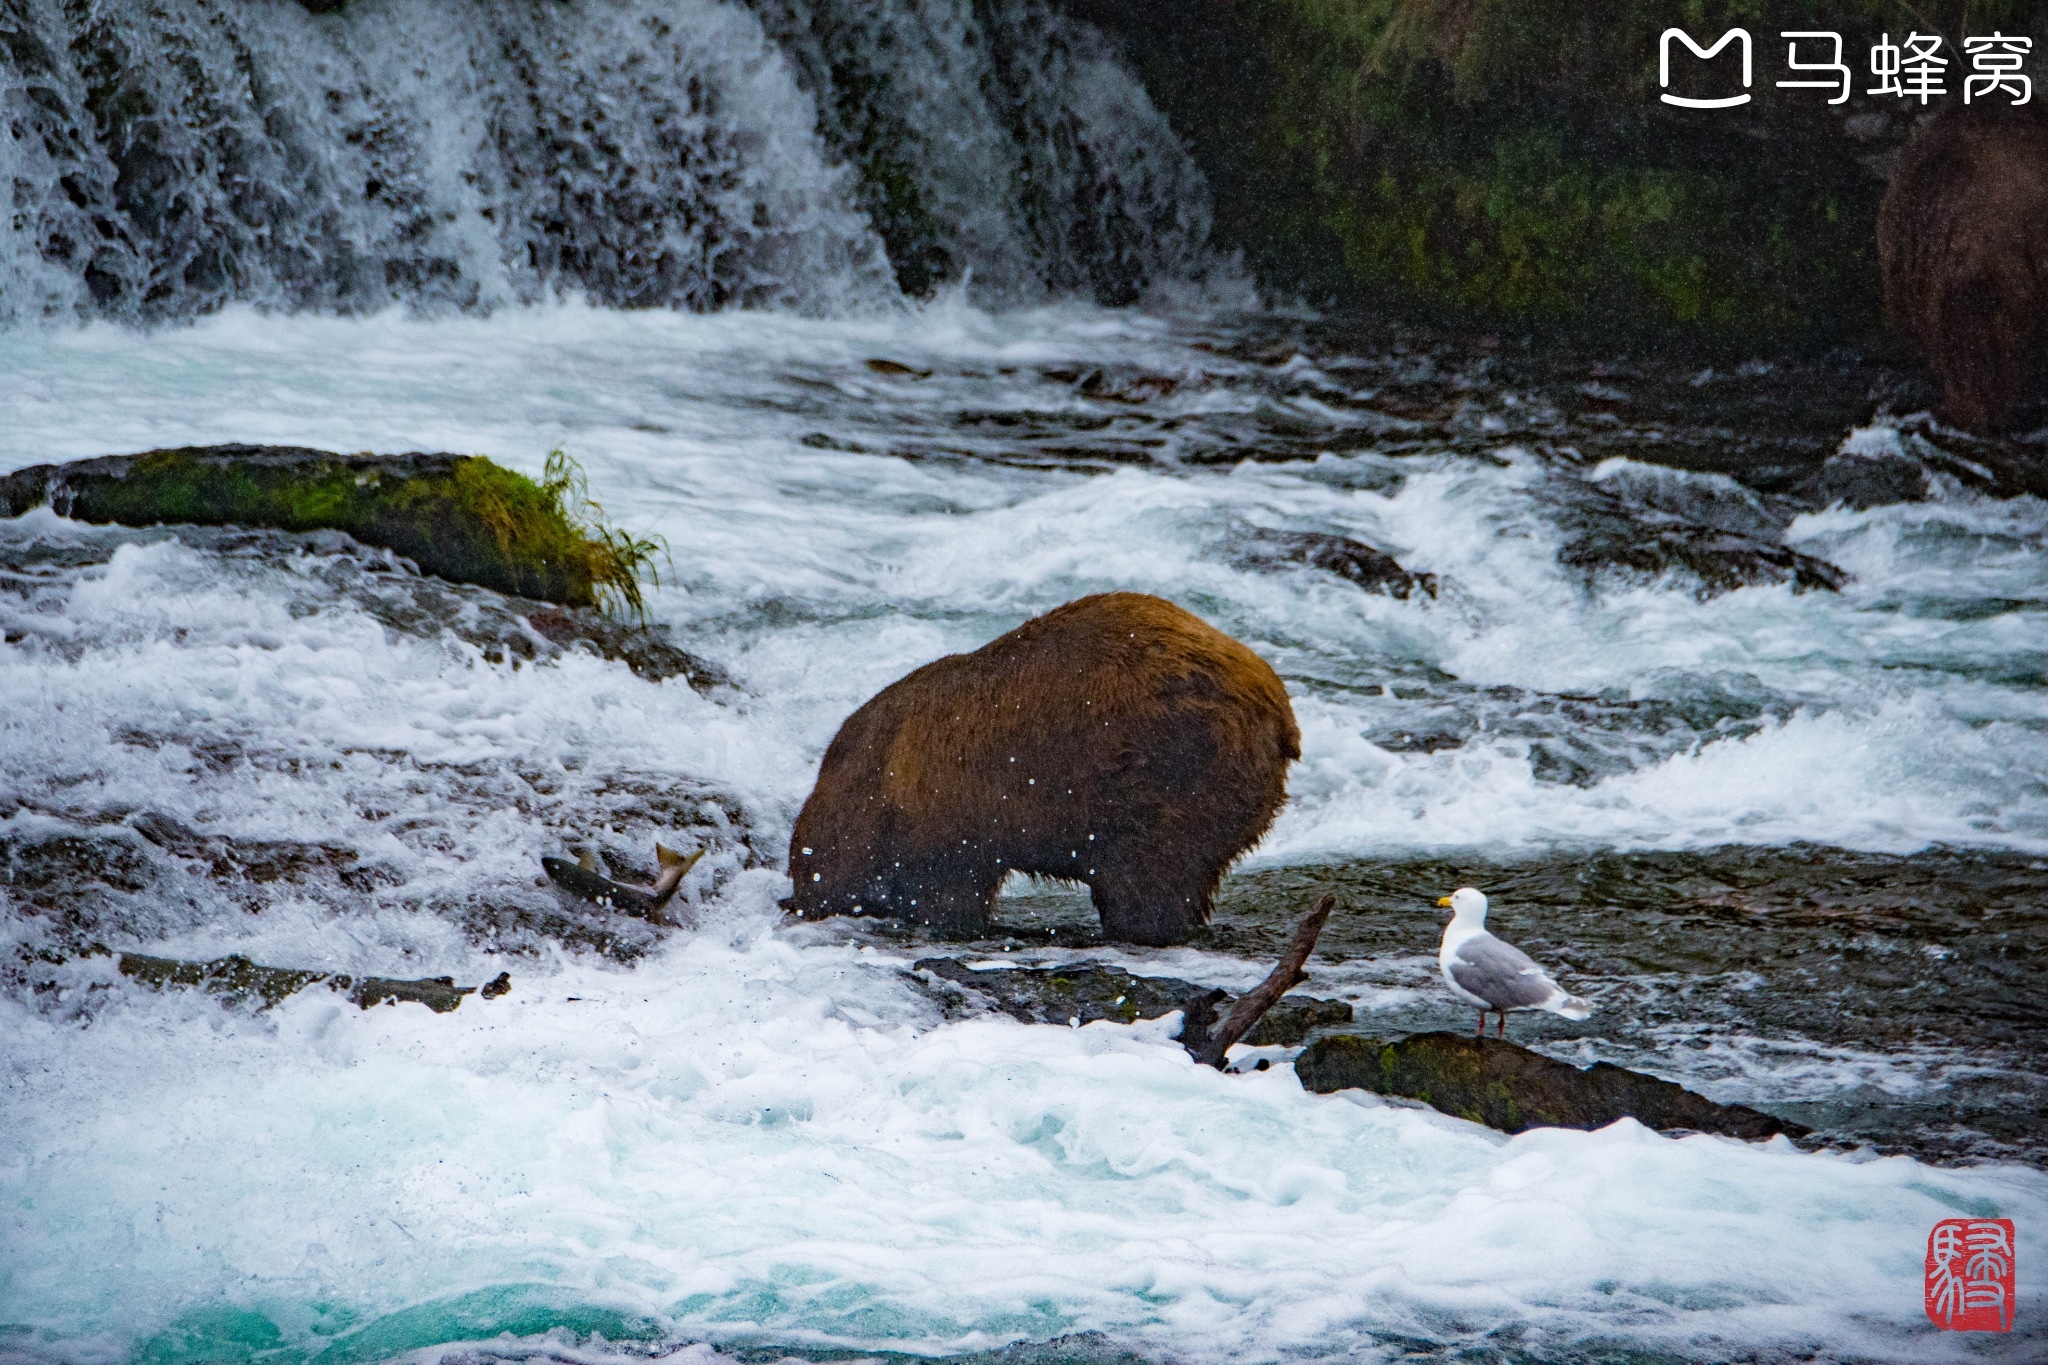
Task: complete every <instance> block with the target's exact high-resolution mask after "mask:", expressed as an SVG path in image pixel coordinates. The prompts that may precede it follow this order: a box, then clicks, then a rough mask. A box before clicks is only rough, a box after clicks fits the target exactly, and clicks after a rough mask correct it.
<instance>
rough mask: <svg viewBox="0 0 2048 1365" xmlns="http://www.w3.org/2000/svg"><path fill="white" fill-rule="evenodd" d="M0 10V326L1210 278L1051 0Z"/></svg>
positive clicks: (699, 301) (1119, 87)
mask: <svg viewBox="0 0 2048 1365" xmlns="http://www.w3.org/2000/svg"><path fill="white" fill-rule="evenodd" d="M319 8H328V9H334V10H335V11H336V12H332V13H317V14H316V13H311V12H309V11H308V10H307V9H306V8H305V7H304V6H302V5H301V4H298V3H293V2H292V0H0V118H4V121H5V128H6V134H7V135H6V136H4V137H0V194H4V195H6V196H7V197H8V201H7V210H8V212H7V214H6V217H5V219H4V221H0V324H4V323H9V322H17V323H18V322H21V321H25V320H28V319H33V318H36V317H57V318H62V317H81V318H104V319H111V320H116V321H125V322H151V321H158V320H164V319H176V318H183V317H190V316H193V315H196V314H199V313H203V312H205V311H208V310H210V309H214V308H218V307H220V306H222V305H224V304H227V303H231V302H242V303H249V304H254V305H256V306H259V307H263V308H268V309H276V310H284V311H302V310H311V311H329V312H359V311H366V310H371V309H377V308H382V307H386V306H389V305H391V304H394V303H402V304H406V305H410V306H412V307H415V308H418V309H422V310H427V311H447V310H486V309H490V308H494V307H499V306H503V305H506V304H514V303H522V302H529V301H533V300H537V299H541V298H545V297H549V296H552V295H556V294H562V293H580V294H582V295H583V296H585V297H587V298H589V299H590V300H592V301H593V302H596V303H600V304H603V305H606V306H611V307H664V308H681V309H692V310H711V309H719V308H730V307H746V308H778V309H792V310H798V311H804V312H811V313H834V312H845V311H849V310H860V309H866V308H873V307H876V306H886V305H887V304H889V303H890V302H892V301H894V300H896V299H897V298H899V297H901V296H902V294H904V293H908V294H913V295H915V294H922V293H925V292H928V291H930V290H931V289H933V288H937V287H940V286H942V285H947V284H949V283H956V282H964V283H965V284H966V285H967V287H968V288H969V289H970V291H971V292H972V293H973V295H974V296H975V297H976V298H977V299H979V300H981V301H983V302H988V303H995V304H1007V303H1023V302H1030V301H1033V300H1035V299H1042V298H1046V297H1057V296H1062V295H1082V296H1086V297H1093V298H1096V299H1099V300H1102V301H1104V302H1110V303H1123V302H1128V301H1130V300H1132V299H1134V298H1135V297H1137V295H1138V294H1139V293H1140V292H1141V291H1142V290H1144V289H1145V288H1146V287H1148V286H1150V285H1153V284H1157V283H1160V282H1162V281H1170V280H1176V279H1185V278H1188V277H1190V276H1193V275H1196V274H1199V273H1200V272H1201V271H1202V270H1203V269H1204V268H1205V267H1204V260H1205V257H1204V250H1203V248H1204V241H1205V239H1206V235H1207V230H1208V220H1207V207H1206V205H1207V197H1206V190H1205V188H1204V186H1203V184H1202V182H1201V179H1200V176H1199V174H1198V172H1196V170H1195V169H1194V167H1193V165H1192V163H1191V162H1190V161H1189V159H1188V157H1187V155H1186V153H1185V152H1184V151H1183V150H1182V148H1181V147H1180V145H1179V143H1178V142H1177V141H1176V140H1175V139H1174V137H1173V135H1172V133H1171V131H1170V130H1169V129H1168V128H1167V127H1166V124H1165V122H1164V120H1163V119H1162V118H1161V117H1160V115H1159V114H1158V112H1157V111H1156V110H1154V109H1153V107H1152V105H1151V103H1150V101H1149V100H1148V99H1147V98H1146V96H1145V93H1144V91H1143V89H1142V88H1141V87H1140V86H1139V85H1138V83H1137V82H1136V80H1135V79H1134V78H1133V77H1132V76H1131V75H1130V74H1129V73H1128V72H1127V71H1126V70H1124V69H1123V67H1122V66H1121V65H1120V64H1119V63H1117V62H1116V61H1115V60H1114V59H1113V58H1112V57H1110V56H1108V55H1106V50H1107V49H1106V44H1105V42H1104V40H1103V39H1102V37H1101V35H1100V34H1098V33H1095V32H1094V31H1093V30H1091V29H1089V28H1087V26H1085V25H1083V24H1081V23H1079V22H1078V21H1075V20H1072V19H1070V18H1068V17H1066V16H1063V15H1061V14H1060V13H1058V12H1057V11H1055V10H1054V9H1052V8H1051V7H1050V6H1049V5H1048V4H1047V3H1045V0H758V3H756V4H754V5H753V6H751V7H750V6H747V5H744V4H739V3H727V2H724V0H437V2H436V3H432V4H421V3H418V2H417V0H348V3H346V4H344V5H340V6H338V7H337V6H334V5H332V4H331V3H330V4H328V5H325V6H321V7H319Z"/></svg>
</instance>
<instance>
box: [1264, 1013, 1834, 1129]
mask: <svg viewBox="0 0 2048 1365" xmlns="http://www.w3.org/2000/svg"><path fill="white" fill-rule="evenodd" d="M1294 1071H1295V1074H1296V1075H1298V1076H1300V1077H1301V1084H1302V1088H1303V1089H1305V1090H1312V1091H1314V1092H1315V1093H1316V1094H1319V1095H1327V1094H1331V1093H1333V1092H1335V1091H1338V1090H1370V1091H1372V1092H1374V1093H1375V1094H1379V1095H1397V1096H1400V1097H1402V1098H1404V1099H1411V1100H1421V1101H1422V1102H1423V1103H1424V1104H1427V1105H1429V1106H1430V1107H1432V1108H1434V1109H1439V1110H1442V1111H1443V1112H1444V1113H1446V1114H1450V1115H1452V1116H1453V1117H1455V1118H1461V1119H1469V1120H1470V1121H1471V1122H1473V1123H1483V1124H1485V1125H1486V1126H1487V1127H1489V1128H1498V1129H1499V1130H1500V1131H1502V1132H1503V1133H1522V1132H1527V1131H1528V1130H1529V1129H1531V1128H1582V1129H1588V1130H1590V1129H1594V1128H1605V1127H1606V1126H1607V1125H1608V1124H1610V1123H1613V1122H1614V1121H1615V1120H1617V1119H1623V1118H1632V1119H1635V1120H1636V1121H1637V1122H1639V1123H1642V1124H1643V1125H1645V1126H1646V1127H1650V1128H1656V1129H1659V1130H1664V1131H1673V1130H1691V1131H1694V1132H1700V1133H1720V1134H1723V1135H1725V1136H1727V1137H1737V1138H1766V1137H1773V1136H1776V1135H1778V1134H1780V1133H1782V1134H1784V1135H1785V1136H1787V1137H1805V1136H1806V1135H1807V1134H1808V1133H1809V1132H1811V1131H1812V1130H1811V1129H1808V1128H1806V1127H1803V1126H1802V1125H1800V1124H1797V1123H1791V1122H1788V1121H1787V1120H1784V1119H1780V1118H1777V1117H1775V1116H1773V1115H1770V1114H1766V1113H1763V1112H1762V1111H1760V1110H1756V1109H1751V1108H1749V1107H1748V1106H1746V1105H1740V1104H1716V1103H1714V1102H1713V1101H1712V1100H1710V1099H1708V1098H1706V1097H1705V1096H1704V1095H1697V1094H1694V1093H1693V1092H1692V1091H1690V1090H1687V1089H1686V1088H1685V1087H1684V1086H1681V1085H1675V1084H1673V1083H1672V1082H1670V1081H1663V1080H1658V1079H1657V1078H1656V1077H1655V1076H1645V1075H1644V1074H1642V1073H1641V1072H1639V1071H1630V1070H1628V1069H1627V1068H1626V1067H1619V1066H1615V1065H1614V1064H1613V1063H1611V1062H1595V1063H1594V1064H1593V1065H1592V1066H1590V1067H1587V1068H1586V1069H1585V1070H1583V1071H1582V1070H1580V1069H1579V1068H1578V1067H1575V1066H1573V1065H1572V1064H1571V1063H1569V1062H1560V1061H1558V1060H1556V1059H1555V1058H1551V1057H1545V1056H1543V1055H1542V1054H1540V1053H1536V1052H1531V1051H1530V1050H1529V1049H1528V1048H1525V1047H1521V1046H1518V1045H1517V1044H1514V1043H1509V1042H1504V1041H1502V1040H1500V1039H1495V1038H1468V1037H1465V1036H1464V1035H1462V1034H1456V1033H1441V1032H1439V1033H1418V1034H1416V1035H1414V1036H1413V1037H1409V1038H1402V1039H1399V1040H1397V1041H1387V1040H1385V1039H1380V1038H1362V1037H1359V1036H1357V1035H1355V1034H1340V1035H1335V1036H1332V1037H1328V1038H1323V1039H1321V1040H1319V1041H1317V1042H1316V1043H1314V1044H1312V1045H1310V1046H1309V1047H1308V1049H1307V1050H1305V1051H1304V1052H1303V1053H1302V1054H1301V1055H1300V1056H1299V1057H1297V1058H1296V1059H1295V1062H1294Z"/></svg>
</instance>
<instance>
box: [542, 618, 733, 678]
mask: <svg viewBox="0 0 2048 1365" xmlns="http://www.w3.org/2000/svg"><path fill="white" fill-rule="evenodd" d="M513 605H514V609H515V610H517V609H518V608H519V607H520V606H522V605H524V604H520V603H515V604H513ZM525 619H526V624H527V625H529V626H530V627H532V629H533V630H534V631H535V632H536V633H537V634H539V635H540V636H541V637H542V638H543V639H545V640H546V641H547V642H548V643H549V644H551V645H554V646H555V647H556V649H557V651H558V652H566V651H569V650H576V649H580V650H587V651H589V652H590V653H593V654H595V655H597V656H598V657H599V658H602V659H611V660H614V661H615V662H618V663H622V664H624V665H625V666H626V667H628V668H630V669H632V670H633V671H634V672H635V673H637V674H638V675H640V676H641V677H643V678H645V679H647V680H648V681H649V682H661V681H663V680H665V679H668V678H681V679H683V680H684V681H685V682H687V683H689V684H690V686H692V687H694V688H696V689H697V690H698V691H700V692H704V691H709V690H710V689H712V688H714V687H730V686H731V685H732V682H731V680H730V679H729V678H727V677H726V676H725V674H724V673H723V672H721V671H720V670H719V669H718V667H717V666H716V665H714V664H710V663H707V662H705V661H704V660H703V659H700V658H698V657H697V656H696V655H694V654H692V653H690V652H689V651H688V650H686V649H683V648H681V647H679V646H678V645H677V644H676V643H675V639H674V637H673V635H672V634H671V633H670V631H669V628H668V627H667V626H662V625H629V624H627V623H624V622H620V621H614V620H612V619H611V618H610V617H608V616H606V615H604V614H603V613H602V612H599V611H596V610H594V609H592V608H589V607H559V606H554V605H552V604H548V603H536V604H534V607H533V609H532V610H531V611H528V612H526V615H525ZM501 638H504V637H501Z"/></svg>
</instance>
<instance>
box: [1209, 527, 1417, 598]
mask: <svg viewBox="0 0 2048 1365" xmlns="http://www.w3.org/2000/svg"><path fill="white" fill-rule="evenodd" d="M1237 561H1238V563H1239V564H1241V565H1243V566H1245V567H1246V568H1266V569H1272V568H1281V567H1285V566H1288V565H1294V564H1299V565H1303V566H1305V567H1307V568H1311V569H1321V570H1322V571H1323V572H1325V573H1333V574H1335V575H1337V577H1339V578H1342V579H1345V580H1347V581H1348V582H1352V583H1356V584H1358V586H1359V587H1361V588H1364V589H1365V590H1366V591H1368V592H1383V593H1385V594H1387V596H1389V597H1398V598H1401V599H1402V600H1404V601H1405V600H1407V598H1408V597H1409V596H1410V595H1411V594H1413V593H1418V592H1419V593H1421V594H1423V595H1424V596H1427V597H1435V596H1436V575H1435V574H1427V573H1412V572H1410V571H1409V570H1407V569H1404V568H1402V567H1401V565H1400V564H1399V562H1397V561H1396V560H1395V559H1394V557H1393V556H1392V555H1390V554H1387V553H1385V552H1384V551H1381V550H1376V549H1374V548H1373V547H1372V546H1370V545H1367V544H1366V543H1365V542H1363V541H1358V540H1352V539H1350V538H1349V537H1346V536H1338V535H1329V534H1326V533H1324V532H1321V531H1274V530H1267V529H1264V528H1260V529H1258V530H1254V531H1253V532H1252V533H1251V534H1250V535H1248V536H1246V537H1244V538H1243V539H1242V540H1241V541H1239V542H1238V546H1237Z"/></svg>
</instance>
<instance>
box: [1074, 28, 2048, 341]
mask: <svg viewBox="0 0 2048 1365" xmlns="http://www.w3.org/2000/svg"><path fill="white" fill-rule="evenodd" d="M1069 4H1070V7H1071V8H1072V9H1073V10H1074V12H1076V13H1077V14H1079V15H1080V16H1082V17H1085V18H1087V19H1089V20H1091V21H1092V22H1094V23H1096V24H1098V25H1100V26H1101V27H1103V28H1104V29H1106V30H1108V31H1109V32H1111V33H1113V34H1116V35H1118V37H1119V38H1120V40H1121V41H1122V42H1123V43H1124V44H1125V46H1126V49H1127V51H1128V54H1129V60H1130V61H1131V63H1132V65H1133V67H1134V68H1135V69H1136V70H1137V71H1138V72H1139V74H1140V75H1141V77H1142V78H1143V79H1144V81H1145V82H1146V85H1147V88H1148V90H1149V91H1150V93H1151V95H1152V97H1153V99H1154V101H1155V103H1157V104H1158V105H1159V106H1160V107H1161V108H1162V109H1163V110H1164V112H1165V113H1166V115H1167V117H1168V119H1169V120H1170V121H1171V123H1172V124H1173V126H1174V127H1175V129H1176V131H1178V132H1179V134H1180V135H1181V137H1182V138H1183V139H1184V140H1185V141H1186V142H1187V144H1188V145H1189V147H1190V148H1191V150H1192V151H1193V154H1194V156H1195V159H1196V161H1197V162H1198V164H1199V165H1200V166H1201V168H1202V169H1203V171H1204V172H1205V173H1206V175H1207V176H1208V178H1209V181H1210V184H1211V187H1212V191H1213V193H1214V196H1215V240H1216V242H1217V244H1218V245H1220V246H1223V247H1226V248H1234V249H1237V250H1239V251H1242V252H1243V253H1244V256H1245V259H1246V261H1247V263H1248V264H1250V265H1251V266H1252V268H1253V270H1254V271H1255V273H1256V274H1257V275H1258V277H1259V278H1260V280H1261V282H1262V283H1263V284H1265V285H1266V286H1267V287H1268V288H1269V289H1271V290H1273V291H1274V292H1276V293H1278V294H1282V295H1288V294H1296V295H1299V296H1301V297H1303V298H1306V299H1307V300H1309V301H1311V302H1314V303H1318V304H1321V303H1324V302H1326V301H1330V300H1335V301H1337V302H1340V303H1353V304H1371V305H1376V306H1378V307H1380V308H1382V309H1383V310H1391V311H1393V312H1395V313H1397V314H1399V315H1403V316H1410V317H1415V318H1417V319H1432V320H1456V321H1462V322H1468V323H1469V322H1479V323H1482V324H1484V325H1507V326H1524V327H1527V326H1562V327H1567V328H1572V329H1588V330H1594V331H1598V332H1602V333H1620V334H1638V333H1651V334H1655V333H1663V334H1671V333H1677V334H1681V335H1685V336H1689V337H1691V338H1694V339H1697V340H1701V341H1708V342H1720V343H1725V344H1729V345H1734V346H1741V345H1753V344H1757V343H1766V344H1771V343H1775V344H1786V343H1794V344H1796V343H1802V342H1804V343H1822V344H1825V343H1827V342H1831V341H1834V340H1837V339H1840V338H1844V337H1848V336H1855V335H1860V334H1865V333H1867V332H1869V331H1871V330H1873V329H1875V328H1876V327H1878V326H1879V325H1881V322H1882V312H1883V310H1882V302H1881V296H1880V289H1879V284H1878V271H1877V265H1876V246H1875V242H1876V226H1875V225H1876V219H1877V206H1878V202H1879V200H1880V199H1881V197H1882V195H1883V192H1884V185H1885V177H1886V175H1887V174H1888V173H1889V170H1890V165H1891V162H1892V160H1893V159H1894V157H1895V156H1896V153H1897V150H1898V147H1899V146H1900V145H1901V144H1902V143H1903V141H1904V140H1905V138H1906V137H1907V136H1908V135H1909V134H1910V132H1911V131H1912V130H1913V128H1914V127H1915V126H1916V123H1917V122H1918V121H1919V120H1920V119H1922V118H1924V117H1925V116H1927V115H1928V114H1929V113H1931V112H1932V111H1937V110H1940V109H1943V108H1945V107H1948V106H1949V105H1958V106H1959V105H1960V104H1961V95H1962V74H1963V73H1964V72H1965V71H1966V70H1967V69H1968V65H1969V64H1968V61H1967V60H1966V58H1965V57H1964V55H1963V54H1962V53H1961V52H1960V51H1959V50H1958V49H1959V45H1960V38H1961V37H1962V36H1963V35H1965V34H1969V35H1986V34H1990V33H1993V32H2000V31H2002V32H2004V33H2007V34H2028V35H2031V36H2032V38H2033V40H2034V50H2033V53H2032V55H2031V56H2030V57H2029V58H2028V61H2027V66H2026V68H2025V69H2026V70H2027V71H2028V72H2029V73H2031V74H2033V75H2034V76H2035V77H2036V78H2037V79H2038V78H2043V77H2048V14H2044V13H2043V11H2042V8H2041V7H2040V6H2039V5H2035V4H2028V3H2025V0H1969V2H1968V3H1943V4H1941V5H1939V6H1935V7H1930V6H1926V5H1909V4H1905V3H1899V2H1898V0H1830V2H1829V3H1825V4H1823V3H1807V2H1805V0H1746V2H1745V0H1734V2H1733V3H1729V2H1727V0H1605V2H1604V3H1591V4H1581V3H1569V2H1568V0H1069ZM1930 12H1934V13H1937V14H1938V18H1939V21H1940V23H1941V32H1942V34H1943V35H1944V42H1943V44H1942V46H1941V48H1940V49H1939V50H1938V51H1939V53H1940V55H1943V56H1946V57H1947V58H1948V59H1949V65H1948V67H1947V68H1946V85H1947V89H1948V92H1949V93H1948V94H1947V95H1946V97H1941V98H1936V99H1934V100H1933V101H1931V102H1929V103H1927V104H1926V105H1925V106H1924V107H1923V105H1922V104H1921V103H1920V102H1918V101H1917V100H1910V99H1908V100H1902V99H1899V98H1897V97H1894V96H1872V95H1870V94H1868V93H1866V92H1867V90H1868V89H1869V87H1871V86H1872V85H1873V84H1875V83H1876V81H1875V77H1873V76H1872V75H1871V74H1870V49H1871V44H1872V43H1873V42H1876V41H1878V40H1879V36H1880V35H1881V34H1889V35H1890V38H1891V41H1892V42H1894V43H1897V42H1900V41H1901V40H1903V39H1904V38H1905V36H1906V35H1907V33H1909V32H1913V31H1921V30H1924V29H1925V27H1926V26H1927V24H1928V16H1929V14H1930ZM1673 25H1677V26H1681V27H1683V28H1685V29H1686V31H1687V32H1689V33H1690V34H1691V35H1693V36H1694V37H1695V38H1696V39H1697V40H1698V41H1700V42H1701V43H1703V44H1710V43H1712V42H1713V41H1714V40H1715V39H1717V38H1718V37H1719V36H1720V35H1721V34H1722V33H1724V32H1726V31H1727V30H1728V29H1729V28H1731V27H1735V26H1738V25H1739V26H1741V27H1744V28H1746V29H1747V30H1748V32H1749V33H1750V35H1751V38H1752V40H1753V43H1754V48H1753V60H1754V74H1753V82H1752V84H1751V86H1750V87H1749V93H1750V94H1751V96H1752V99H1751V101H1750V102H1749V103H1748V104H1747V105H1744V106H1742V107H1740V108H1730V109H1713V110H1696V109H1685V108H1677V107H1673V106H1671V105H1668V104H1665V103H1662V102H1661V101H1660V100H1659V98H1658V97H1659V94H1660V93H1662V91H1661V90H1660V86H1659V75H1658V60H1657V54H1658V39H1659V35H1660V34H1661V33H1662V32H1663V30H1664V29H1665V28H1667V27H1670V26H1673ZM1786 30H1793V31H1797V30H1819V31H1833V32H1839V33H1840V34H1841V35H1842V37H1843V40H1844V41H1843V51H1842V62H1843V63H1844V64H1845V65H1846V66H1848V67H1849V69H1850V72H1851V75H1852V88H1853V91H1854V93H1853V94H1852V96H1851V98H1850V99H1849V100H1848V101H1847V102H1845V103H1842V104H1838V105H1830V104H1829V103H1828V101H1829V99H1830V98H1832V97H1833V93H1834V92H1832V91H1828V90H1811V89H1798V90H1781V89H1779V88H1777V85H1776V82H1777V81H1778V80H1781V79H1786V78H1788V77H1790V76H1792V75H1793V73H1791V72H1790V71H1788V70H1787V67H1786V50H1787V47H1788V44H1787V42H1786V41H1785V40H1784V39H1783V38H1781V37H1779V34H1780V32H1781V31H1786ZM1828 48H1829V45H1828V44H1827V43H1826V42H1824V41H1821V40H1809V41H1807V42H1806V43H1805V44H1804V45H1803V46H1802V48H1801V49H1800V54H1799V55H1800V60H1801V61H1802V62H1815V61H1824V60H1826V59H1827V58H1828V57H1829V56H1831V55H1832V54H1831V53H1829V51H1828ZM1672 66H1673V71H1672V83H1671V86H1670V87H1669V89H1670V92H1671V93H1674V94H1708V93H1712V94H1720V93H1724V92H1723V91H1721V90H1719V89H1718V88H1717V89H1714V90H1712V91H1709V90H1707V89H1706V86H1707V85H1708V84H1709V83H1710V82H1711V83H1713V84H1715V85H1717V86H1718V85H1719V84H1720V83H1723V82H1724V80H1725V81H1726V82H1727V83H1728V84H1730V86H1731V88H1733V89H1739V88H1740V87H1739V85H1738V84H1736V82H1737V81H1739V76H1738V75H1736V74H1735V73H1736V72H1738V71H1739V61H1738V60H1737V59H1736V57H1735V52H1734V50H1733V49H1732V47H1731V49H1730V50H1729V51H1725V52H1723V53H1722V54H1721V55H1720V57H1719V58H1717V59H1716V60H1715V61H1714V62H1713V63H1712V64H1708V63H1704V62H1700V61H1698V60H1697V59H1695V58H1693V57H1691V56H1690V54H1684V53H1683V52H1682V49H1681V52H1680V55H1679V56H1678V57H1675V58H1674V60H1673V63H1672Z"/></svg>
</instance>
